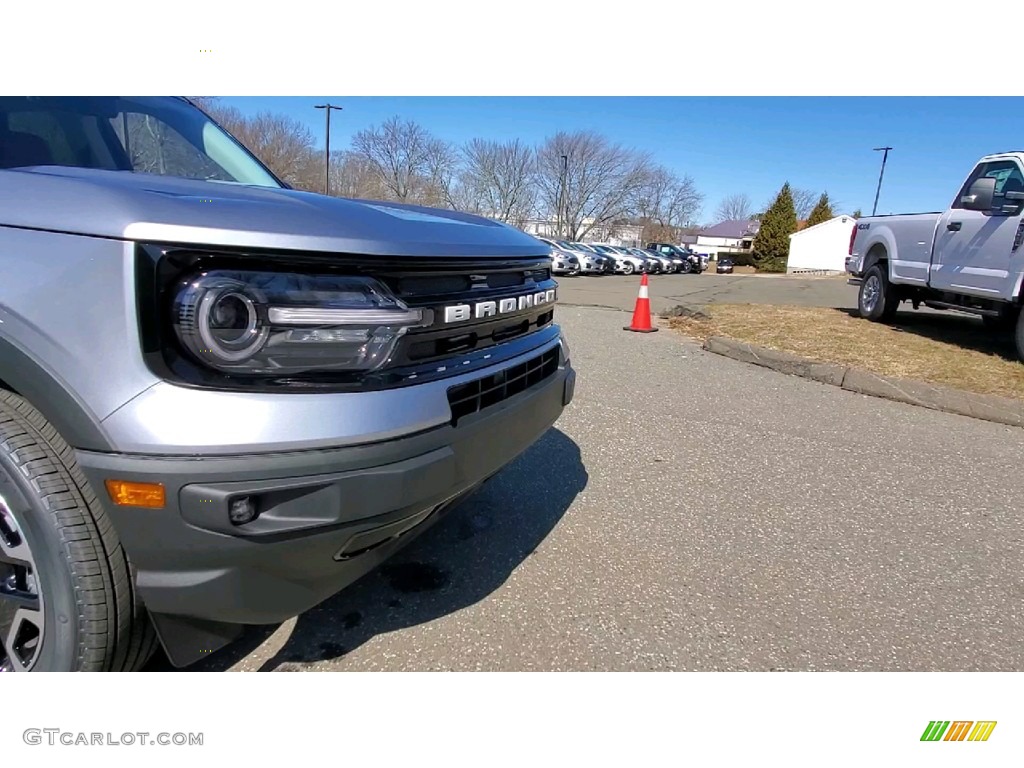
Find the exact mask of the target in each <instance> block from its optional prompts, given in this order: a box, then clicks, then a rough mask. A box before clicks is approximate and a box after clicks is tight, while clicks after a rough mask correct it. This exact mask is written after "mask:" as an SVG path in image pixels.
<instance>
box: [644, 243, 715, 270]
mask: <svg viewBox="0 0 1024 768" xmlns="http://www.w3.org/2000/svg"><path fill="white" fill-rule="evenodd" d="M647 250H648V251H654V252H655V253H660V254H661V255H662V256H668V257H669V258H670V259H672V261H673V263H675V265H676V271H677V272H683V273H685V274H689V273H691V272H692V273H694V274H698V275H699V274H700V273H701V272H703V271H704V269H705V268H706V264H705V263H704V261H703V259H701V257H700V256H698V255H697V254H696V253H694V252H693V251H691V250H689V249H684V248H680V247H679V246H678V245H673V244H672V243H648V244H647Z"/></svg>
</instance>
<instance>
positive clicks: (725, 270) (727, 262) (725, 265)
mask: <svg viewBox="0 0 1024 768" xmlns="http://www.w3.org/2000/svg"><path fill="white" fill-rule="evenodd" d="M732 268H733V261H732V259H730V258H724V259H718V263H717V266H716V267H715V272H717V273H718V274H720V275H731V274H732Z"/></svg>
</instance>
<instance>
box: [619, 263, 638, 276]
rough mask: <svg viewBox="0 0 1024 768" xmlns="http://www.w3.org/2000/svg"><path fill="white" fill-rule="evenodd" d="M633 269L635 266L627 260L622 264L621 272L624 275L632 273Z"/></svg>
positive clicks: (634, 269)
mask: <svg viewBox="0 0 1024 768" xmlns="http://www.w3.org/2000/svg"><path fill="white" fill-rule="evenodd" d="M635 271H636V267H634V266H633V265H632V264H631V263H630V262H628V261H627V262H626V263H625V264H623V265H622V274H624V275H632V274H633V273H634V272H635Z"/></svg>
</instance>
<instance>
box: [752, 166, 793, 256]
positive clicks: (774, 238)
mask: <svg viewBox="0 0 1024 768" xmlns="http://www.w3.org/2000/svg"><path fill="white" fill-rule="evenodd" d="M794 232H796V207H795V206H794V204H793V191H792V189H791V188H790V186H789V182H788V181H787V182H786V183H785V184H783V185H782V189H780V190H779V194H778V195H776V197H775V202H773V203H772V204H771V207H770V208H768V210H767V211H765V213H764V217H763V218H762V219H761V228H760V229H759V230H758V231H757V235H756V236H755V237H754V246H753V252H752V255H753V257H754V263H755V265H756V266H757V268H758V269H761V270H764V271H765V272H784V271H785V269H786V258H787V257H788V256H789V236H790V235H791V234H793V233H794Z"/></svg>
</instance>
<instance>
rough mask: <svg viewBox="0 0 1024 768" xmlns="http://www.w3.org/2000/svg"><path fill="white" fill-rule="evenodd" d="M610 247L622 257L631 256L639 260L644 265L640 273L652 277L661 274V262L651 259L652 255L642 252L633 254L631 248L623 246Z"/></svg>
mask: <svg viewBox="0 0 1024 768" xmlns="http://www.w3.org/2000/svg"><path fill="white" fill-rule="evenodd" d="M611 247H612V248H613V249H614V250H615V251H616V252H617V253H621V254H622V255H623V256H633V257H635V258H637V259H640V260H641V261H642V262H643V263H644V264H643V268H642V269H641V270H640V271H641V272H644V273H646V274H652V275H654V274H657V273H658V272H661V262H660V261H659V260H658V259H655V258H653V255H652V254H650V253H643V252H641V253H634V252H633V249H632V248H627V247H625V246H623V245H613V246H611Z"/></svg>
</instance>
